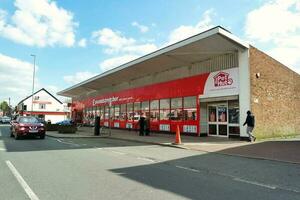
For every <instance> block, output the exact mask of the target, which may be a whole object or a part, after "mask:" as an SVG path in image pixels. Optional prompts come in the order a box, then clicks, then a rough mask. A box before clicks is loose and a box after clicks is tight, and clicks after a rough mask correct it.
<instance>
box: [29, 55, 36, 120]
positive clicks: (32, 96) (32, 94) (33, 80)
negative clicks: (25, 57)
mask: <svg viewBox="0 0 300 200" xmlns="http://www.w3.org/2000/svg"><path fill="white" fill-rule="evenodd" d="M30 56H32V57H33V78H32V96H31V116H32V113H33V94H34V78H35V57H36V55H34V54H31V55H30Z"/></svg>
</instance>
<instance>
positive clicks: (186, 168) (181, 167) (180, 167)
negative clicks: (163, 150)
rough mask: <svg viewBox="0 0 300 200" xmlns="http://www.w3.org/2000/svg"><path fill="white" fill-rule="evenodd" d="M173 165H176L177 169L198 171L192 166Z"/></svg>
mask: <svg viewBox="0 0 300 200" xmlns="http://www.w3.org/2000/svg"><path fill="white" fill-rule="evenodd" d="M175 167H177V168H179V169H185V170H188V171H192V172H200V171H199V170H197V169H193V168H189V167H183V166H180V165H175Z"/></svg>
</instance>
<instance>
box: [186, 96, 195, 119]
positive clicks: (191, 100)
mask: <svg viewBox="0 0 300 200" xmlns="http://www.w3.org/2000/svg"><path fill="white" fill-rule="evenodd" d="M183 106H184V108H183V113H184V120H197V97H196V96H192V97H184V99H183Z"/></svg>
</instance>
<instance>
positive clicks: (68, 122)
mask: <svg viewBox="0 0 300 200" xmlns="http://www.w3.org/2000/svg"><path fill="white" fill-rule="evenodd" d="M55 124H58V125H73V124H74V123H73V121H72V120H70V119H66V120H63V121H60V122H56V123H55Z"/></svg>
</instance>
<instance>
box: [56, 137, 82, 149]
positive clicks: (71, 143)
mask: <svg viewBox="0 0 300 200" xmlns="http://www.w3.org/2000/svg"><path fill="white" fill-rule="evenodd" d="M56 141H58V142H60V143H62V144H68V145H72V146H76V147H79V146H81V145H80V144H75V143H73V142H64V141H62V140H60V139H56Z"/></svg>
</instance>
